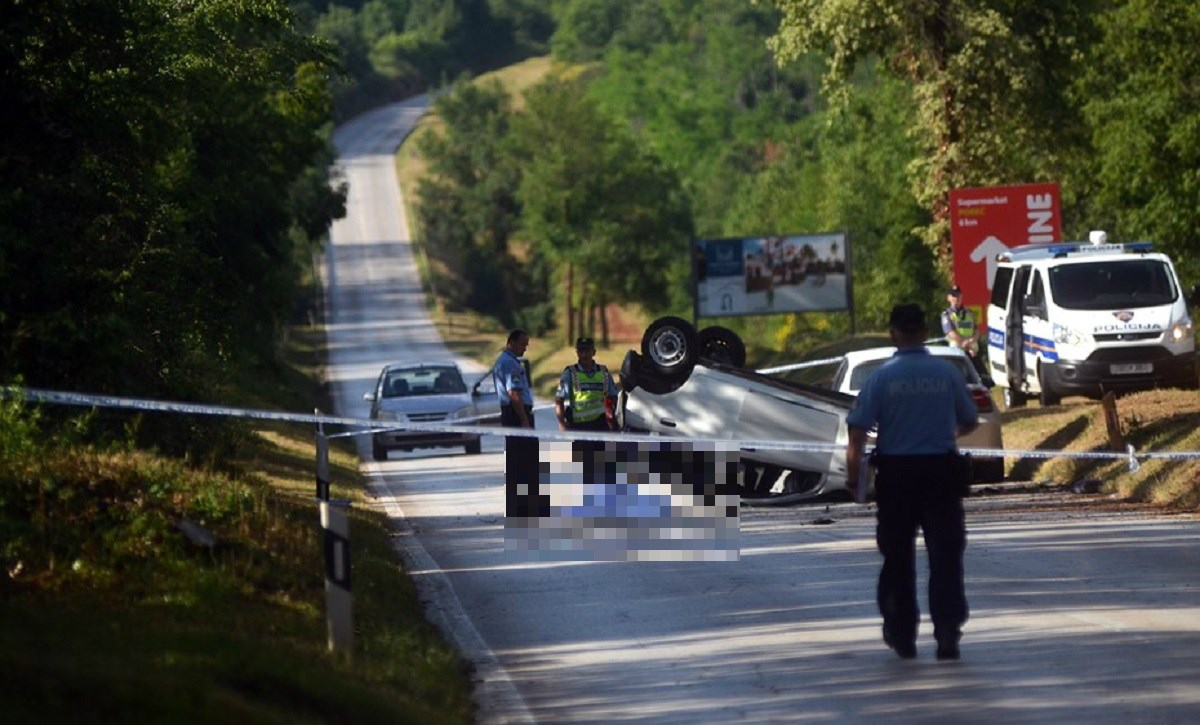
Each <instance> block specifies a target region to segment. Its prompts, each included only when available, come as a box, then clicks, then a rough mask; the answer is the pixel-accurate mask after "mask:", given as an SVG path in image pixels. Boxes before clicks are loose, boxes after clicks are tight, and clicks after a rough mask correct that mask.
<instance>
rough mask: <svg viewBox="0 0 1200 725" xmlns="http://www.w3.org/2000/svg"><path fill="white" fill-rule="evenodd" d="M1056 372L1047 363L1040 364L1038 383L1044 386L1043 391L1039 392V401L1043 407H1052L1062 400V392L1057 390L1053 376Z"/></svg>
mask: <svg viewBox="0 0 1200 725" xmlns="http://www.w3.org/2000/svg"><path fill="white" fill-rule="evenodd" d="M1053 377H1054V373H1053V372H1052V371H1051V370H1050V368H1047V367H1046V366H1045V365H1038V384H1039V385H1040V386H1041V388H1042V392H1040V393H1038V403H1040V404H1041V406H1042V407H1043V408H1050V407H1053V406H1055V405H1058V404H1059V403H1061V402H1062V394H1061V393H1059V392H1058V391H1056V390H1055V389H1054V387H1053V382H1052V381H1051V378H1053Z"/></svg>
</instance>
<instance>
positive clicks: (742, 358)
mask: <svg viewBox="0 0 1200 725" xmlns="http://www.w3.org/2000/svg"><path fill="white" fill-rule="evenodd" d="M696 343H697V346H698V348H699V352H698V355H699V357H702V358H705V359H708V360H712V361H713V362H716V363H721V364H722V365H731V366H733V367H735V368H740V367H743V366H745V364H746V343H744V342H742V338H740V337H738V334H737V333H736V332H734V331H733V330H730V329H729V328H728V327H721V326H719V325H713V326H712V327H706V328H704V329H703V330H701V331H700V333H699V334H698V335H697V336H696Z"/></svg>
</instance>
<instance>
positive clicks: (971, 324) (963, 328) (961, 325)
mask: <svg viewBox="0 0 1200 725" xmlns="http://www.w3.org/2000/svg"><path fill="white" fill-rule="evenodd" d="M946 317H947V318H948V319H949V320H950V324H951V325H954V331H955V332H957V333H958V336H959V337H961V338H964V339H966V338H969V337H971V336H972V335H974V334H975V316H974V315H972V314H971V311H970V310H969V309H967V308H966V307H964V308H962V309H960V310H959V309H955V308H953V307H951V308H950V309H948V310H946Z"/></svg>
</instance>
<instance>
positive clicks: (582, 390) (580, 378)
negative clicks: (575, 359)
mask: <svg viewBox="0 0 1200 725" xmlns="http://www.w3.org/2000/svg"><path fill="white" fill-rule="evenodd" d="M570 369H571V422H572V423H590V422H591V421H593V420H596V419H597V418H599V417H600V416H602V415H604V396H605V394H606V393H607V392H608V380H609V378H608V369H607V368H605V367H604V366H603V365H600V364H598V363H597V365H596V368H595V369H594V370H592V372H590V373H589V372H585V371H584V370H583V369H582V368H580V367H579V364H578V363H576V364H575V365H572V366H571V368H570Z"/></svg>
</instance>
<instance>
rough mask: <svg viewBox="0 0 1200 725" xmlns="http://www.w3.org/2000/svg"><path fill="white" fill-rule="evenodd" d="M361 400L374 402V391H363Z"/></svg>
mask: <svg viewBox="0 0 1200 725" xmlns="http://www.w3.org/2000/svg"><path fill="white" fill-rule="evenodd" d="M363 400H365V401H367V402H368V403H374V402H375V393H363Z"/></svg>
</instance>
